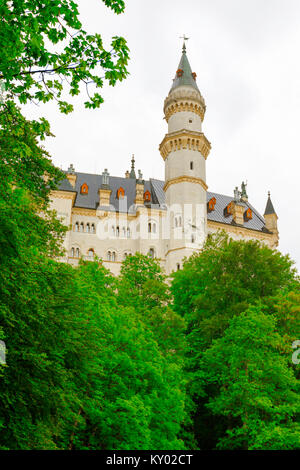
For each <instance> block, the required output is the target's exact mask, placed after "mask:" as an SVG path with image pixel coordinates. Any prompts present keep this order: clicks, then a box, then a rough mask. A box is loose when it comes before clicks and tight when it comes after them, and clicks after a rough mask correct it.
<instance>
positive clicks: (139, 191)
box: [134, 170, 144, 206]
mask: <svg viewBox="0 0 300 470" xmlns="http://www.w3.org/2000/svg"><path fill="white" fill-rule="evenodd" d="M138 175H139V177H138V179H137V180H136V185H135V201H134V202H135V204H137V205H139V206H141V205H142V206H143V205H144V180H143V175H142V172H141V170H138Z"/></svg>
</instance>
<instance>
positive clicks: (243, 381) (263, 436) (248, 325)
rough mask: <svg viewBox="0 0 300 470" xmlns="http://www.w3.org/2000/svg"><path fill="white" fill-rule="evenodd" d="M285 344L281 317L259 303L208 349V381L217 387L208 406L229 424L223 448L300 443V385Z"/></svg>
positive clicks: (290, 446) (202, 367) (204, 373)
mask: <svg viewBox="0 0 300 470" xmlns="http://www.w3.org/2000/svg"><path fill="white" fill-rule="evenodd" d="M281 344H282V337H281V335H280V334H279V333H278V332H277V331H276V319H275V318H274V317H273V316H271V315H266V314H265V313H263V311H262V308H261V307H260V306H257V307H250V308H249V309H248V310H247V311H246V312H243V313H241V314H240V315H239V316H235V317H234V318H232V319H231V320H230V323H229V327H228V328H227V329H226V331H225V333H224V335H223V337H222V338H219V339H217V340H214V341H213V342H212V345H211V346H210V347H209V348H208V349H207V350H206V351H205V352H204V353H203V356H202V360H201V365H200V370H201V371H202V380H203V382H204V383H205V384H214V385H216V388H217V392H216V394H215V395H214V396H210V397H209V398H208V403H207V405H206V406H207V407H208V408H209V409H210V410H211V411H212V412H213V413H214V414H216V415H221V416H222V415H223V416H226V421H227V423H228V428H227V430H226V435H225V436H224V437H222V438H220V439H219V441H218V444H217V447H219V448H222V449H240V448H241V449H250V450H251V449H273V450H274V449H286V450H287V449H299V448H300V425H299V423H297V422H296V421H295V417H296V416H297V413H299V411H300V394H299V391H300V389H299V387H300V384H299V381H297V380H296V377H295V375H294V373H293V370H292V368H291V367H290V365H289V359H287V358H286V357H284V356H283V355H282V354H281V351H280V349H281Z"/></svg>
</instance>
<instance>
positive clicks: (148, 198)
mask: <svg viewBox="0 0 300 470" xmlns="http://www.w3.org/2000/svg"><path fill="white" fill-rule="evenodd" d="M144 201H145V202H150V201H151V193H150V191H145V192H144Z"/></svg>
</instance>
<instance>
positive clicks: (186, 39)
mask: <svg viewBox="0 0 300 470" xmlns="http://www.w3.org/2000/svg"><path fill="white" fill-rule="evenodd" d="M180 39H183V45H182V52H183V54H185V53H186V46H185V41H188V40H189V39H190V38H187V37H186V35H185V34H184V35H183V36H180Z"/></svg>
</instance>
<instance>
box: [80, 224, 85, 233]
mask: <svg viewBox="0 0 300 470" xmlns="http://www.w3.org/2000/svg"><path fill="white" fill-rule="evenodd" d="M80 232H84V223H83V222H81V224H80Z"/></svg>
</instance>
